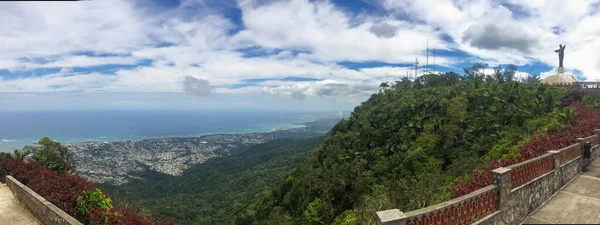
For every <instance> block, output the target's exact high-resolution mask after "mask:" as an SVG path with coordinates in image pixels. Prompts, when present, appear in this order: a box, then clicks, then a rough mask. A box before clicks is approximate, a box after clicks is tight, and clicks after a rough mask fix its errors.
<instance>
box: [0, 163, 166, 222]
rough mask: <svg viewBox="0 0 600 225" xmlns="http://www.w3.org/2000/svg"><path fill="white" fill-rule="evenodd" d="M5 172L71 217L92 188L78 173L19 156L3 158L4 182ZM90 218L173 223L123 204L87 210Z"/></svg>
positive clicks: (1, 175)
mask: <svg viewBox="0 0 600 225" xmlns="http://www.w3.org/2000/svg"><path fill="white" fill-rule="evenodd" d="M6 175H11V176H13V177H14V178H15V179H17V180H19V181H20V182H21V183H23V184H24V185H26V186H27V187H29V188H30V189H31V190H33V191H35V192H36V193H38V194H39V195H41V196H42V197H44V198H45V199H46V200H48V201H50V202H52V204H54V205H56V206H57V207H58V208H60V209H62V210H63V211H65V212H66V213H68V214H69V215H71V216H73V217H76V216H77V215H76V214H77V211H76V207H77V197H79V196H80V195H81V194H82V193H83V192H84V191H90V190H94V186H93V185H92V183H91V182H90V181H88V180H87V179H85V178H83V177H80V176H79V175H77V174H70V173H67V172H63V173H61V174H57V173H56V172H54V171H51V170H49V169H46V168H44V167H43V166H41V165H40V164H39V163H37V162H36V161H33V160H30V161H28V162H24V161H23V160H21V159H5V160H4V161H3V166H2V168H0V178H1V179H2V180H1V181H2V182H5V180H4V179H5V176H6ZM89 218H90V224H105V222H107V223H108V224H149V225H153V224H156V225H167V224H169V225H170V224H175V223H169V222H166V219H165V218H163V221H160V222H159V221H156V220H154V219H153V218H152V217H150V216H144V215H142V214H140V213H139V212H134V211H132V210H130V209H129V208H127V207H126V206H119V207H117V208H113V209H112V210H110V211H109V212H108V213H103V212H102V211H101V210H99V209H97V210H90V213H89Z"/></svg>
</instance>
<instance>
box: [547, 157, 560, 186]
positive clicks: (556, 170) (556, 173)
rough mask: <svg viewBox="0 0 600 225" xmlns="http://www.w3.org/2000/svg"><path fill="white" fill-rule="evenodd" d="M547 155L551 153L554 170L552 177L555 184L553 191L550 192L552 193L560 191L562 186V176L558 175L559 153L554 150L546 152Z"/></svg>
mask: <svg viewBox="0 0 600 225" xmlns="http://www.w3.org/2000/svg"><path fill="white" fill-rule="evenodd" d="M548 152H549V153H552V159H553V160H552V163H553V166H552V167H553V168H554V177H555V178H556V179H554V180H555V181H556V182H555V184H554V187H553V188H554V190H553V191H552V193H554V192H556V191H557V190H558V189H560V187H562V186H563V183H562V179H560V178H561V177H562V174H560V152H559V151H556V150H552V151H548Z"/></svg>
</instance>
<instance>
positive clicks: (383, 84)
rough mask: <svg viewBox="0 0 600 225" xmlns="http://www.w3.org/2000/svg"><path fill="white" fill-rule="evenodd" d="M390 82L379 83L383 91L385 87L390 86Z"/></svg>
mask: <svg viewBox="0 0 600 225" xmlns="http://www.w3.org/2000/svg"><path fill="white" fill-rule="evenodd" d="M389 87H390V84H388V82H381V84H380V85H379V88H381V89H380V90H381V91H384V90H385V89H387V88H389Z"/></svg>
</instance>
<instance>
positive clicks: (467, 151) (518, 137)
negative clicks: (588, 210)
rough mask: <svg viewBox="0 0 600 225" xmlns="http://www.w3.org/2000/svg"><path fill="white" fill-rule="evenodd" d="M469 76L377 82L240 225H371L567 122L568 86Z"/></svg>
mask: <svg viewBox="0 0 600 225" xmlns="http://www.w3.org/2000/svg"><path fill="white" fill-rule="evenodd" d="M465 72H466V74H465V76H460V75H458V74H456V73H446V74H430V75H426V76H423V77H420V78H419V79H417V80H416V81H414V82H412V81H410V80H408V79H404V80H402V81H398V82H396V83H395V84H394V85H392V87H390V88H387V85H382V88H384V89H382V91H381V92H380V93H377V94H374V95H372V96H371V97H370V98H369V99H368V100H367V101H365V102H363V103H362V104H361V105H360V106H358V107H356V108H355V109H354V111H353V113H352V114H351V115H350V117H349V119H344V120H342V121H340V122H339V123H338V124H337V125H336V126H335V127H334V128H333V129H332V130H331V131H330V132H329V133H328V134H327V138H326V139H325V141H324V142H323V144H322V145H321V146H320V147H319V148H318V149H317V150H316V151H315V153H314V154H313V155H312V156H311V157H310V158H309V159H308V160H307V161H305V162H304V163H302V164H301V165H300V166H299V167H298V168H296V169H295V170H294V171H293V172H292V173H290V174H289V175H288V176H287V177H286V178H285V179H281V180H280V181H279V183H278V184H277V185H276V186H275V187H274V188H273V190H272V191H271V192H270V193H268V195H265V196H262V197H261V198H259V199H257V200H256V201H254V202H253V203H252V204H250V205H249V206H248V207H247V208H246V210H245V211H244V212H243V213H242V214H240V215H238V217H237V219H236V224H357V223H361V224H370V223H374V221H375V219H376V218H375V213H374V212H375V211H377V210H381V209H389V208H392V207H395V208H399V209H401V210H402V211H405V212H406V211H410V210H413V209H417V208H421V207H425V206H428V205H431V204H435V203H439V202H441V201H445V200H448V199H449V198H450V197H451V196H452V189H451V187H452V186H453V185H455V184H456V182H457V178H458V177H466V178H468V174H471V172H472V171H473V169H476V168H480V167H483V166H484V165H486V164H487V163H488V162H489V161H491V160H495V159H501V158H504V159H506V158H510V157H517V156H518V154H519V151H518V146H520V145H522V144H524V143H526V142H527V141H528V140H530V137H532V136H533V135H543V134H546V133H547V132H549V131H554V130H560V129H562V128H563V127H564V126H566V125H568V124H569V123H570V121H571V117H572V115H573V109H571V108H569V107H564V106H566V105H568V104H570V102H571V97H570V93H571V90H569V89H565V88H557V87H550V86H544V85H532V84H525V83H520V82H515V81H512V80H513V79H512V77H513V75H514V68H513V69H512V70H510V68H509V70H504V71H500V70H497V71H496V73H495V74H494V75H491V76H485V75H481V73H479V71H478V70H477V68H475V67H473V68H471V69H466V70H465Z"/></svg>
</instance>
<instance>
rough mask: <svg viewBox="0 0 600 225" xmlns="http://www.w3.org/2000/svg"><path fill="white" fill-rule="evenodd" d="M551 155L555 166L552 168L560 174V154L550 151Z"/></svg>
mask: <svg viewBox="0 0 600 225" xmlns="http://www.w3.org/2000/svg"><path fill="white" fill-rule="evenodd" d="M548 152H549V153H552V159H553V160H552V163H553V166H552V168H553V169H554V171H555V172H558V171H559V170H560V152H559V151H556V150H552V151H548Z"/></svg>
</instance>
